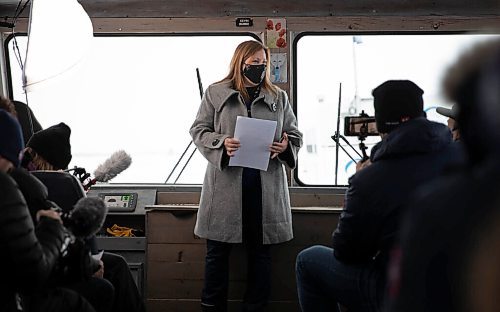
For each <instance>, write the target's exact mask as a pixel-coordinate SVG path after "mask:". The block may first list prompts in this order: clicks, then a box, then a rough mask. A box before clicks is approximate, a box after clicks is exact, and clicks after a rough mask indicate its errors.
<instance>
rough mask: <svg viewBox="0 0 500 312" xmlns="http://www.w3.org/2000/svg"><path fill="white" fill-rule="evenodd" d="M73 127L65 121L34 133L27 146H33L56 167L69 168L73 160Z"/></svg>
mask: <svg viewBox="0 0 500 312" xmlns="http://www.w3.org/2000/svg"><path fill="white" fill-rule="evenodd" d="M70 135H71V129H70V128H69V127H68V126H67V125H66V124H65V123H63V122H61V123H60V124H58V125H55V126H52V127H50V128H47V129H45V130H41V131H38V132H37V133H35V134H33V136H32V137H31V139H30V140H29V141H28V144H26V146H28V147H31V148H32V149H33V150H34V151H35V152H36V153H37V154H39V155H40V156H42V157H43V158H44V159H45V160H46V161H47V162H49V163H50V164H51V165H52V166H54V167H55V169H66V168H68V165H69V162H70V161H71V157H72V156H71V145H70V143H69V136H70Z"/></svg>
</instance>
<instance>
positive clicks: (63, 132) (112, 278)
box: [23, 123, 145, 312]
mask: <svg viewBox="0 0 500 312" xmlns="http://www.w3.org/2000/svg"><path fill="white" fill-rule="evenodd" d="M70 136H71V129H70V128H69V126H68V125H66V124H65V123H59V124H57V125H54V126H51V127H49V128H47V129H45V130H41V131H39V132H37V133H35V134H34V135H33V136H32V138H31V139H30V140H29V141H28V143H27V145H26V146H27V148H26V152H25V156H24V158H23V166H25V167H26V168H28V169H29V170H49V171H57V170H64V169H66V168H67V167H68V165H69V163H70V161H71V158H72V155H71V144H70ZM86 243H87V244H86V246H85V247H86V248H87V249H93V250H91V251H93V252H95V253H96V252H97V248H92V247H94V245H95V236H92V237H91V238H90V239H89V240H88V241H87V242H86ZM101 260H102V261H100V265H101V268H100V270H99V271H97V272H96V273H95V274H94V276H93V277H92V278H91V279H90V281H89V282H86V283H77V284H73V285H71V288H73V289H75V290H78V292H80V293H82V294H83V295H84V296H85V297H86V298H87V299H88V300H89V301H90V302H91V303H92V304H93V305H94V307H95V308H96V310H98V311H112V312H118V311H127V310H131V311H134V312H141V311H145V307H144V303H143V301H142V298H141V295H140V293H139V290H138V288H137V286H136V284H135V281H134V278H133V276H132V273H131V271H130V268H129V267H128V264H127V262H126V260H125V259H124V258H123V257H122V256H120V255H117V254H114V253H110V252H104V253H103V254H102V258H101ZM89 283H90V284H91V285H89ZM105 284H108V285H105ZM92 285H94V286H92ZM109 288H112V289H111V290H110V289H109ZM110 292H111V294H110Z"/></svg>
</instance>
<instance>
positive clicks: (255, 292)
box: [201, 240, 271, 311]
mask: <svg viewBox="0 0 500 312" xmlns="http://www.w3.org/2000/svg"><path fill="white" fill-rule="evenodd" d="M233 245H234V244H230V243H224V242H217V241H213V240H207V256H206V258H205V283H204V287H203V292H202V295H201V302H202V304H204V305H208V306H215V307H216V308H215V309H214V311H227V292H228V286H229V255H230V252H231V249H232V247H233ZM245 247H246V251H247V263H248V264H247V288H246V292H245V296H244V298H243V311H262V310H263V308H264V307H265V306H266V305H267V302H268V300H269V292H270V288H271V281H270V280H271V256H270V252H269V249H270V248H269V245H262V244H260V245H258V246H257V244H254V245H253V246H252V244H245Z"/></svg>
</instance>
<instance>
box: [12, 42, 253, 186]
mask: <svg viewBox="0 0 500 312" xmlns="http://www.w3.org/2000/svg"><path fill="white" fill-rule="evenodd" d="M252 38H253V37H251V36H249V35H234V36H223V35H217V36H215V35H213V36H212V35H205V36H201V35H200V36H98V37H95V38H94V42H93V47H92V51H91V53H90V55H89V56H88V58H87V59H86V60H85V63H84V65H83V66H80V68H79V69H78V70H75V73H73V74H68V75H67V77H66V78H65V79H64V81H62V82H61V81H59V82H58V83H57V84H54V85H53V86H51V87H50V88H45V89H43V90H39V91H33V92H30V93H28V101H29V105H30V107H31V108H32V110H33V111H34V113H35V115H36V117H37V119H38V120H39V121H40V123H41V124H42V126H43V127H44V128H47V127H49V126H51V125H54V124H57V123H59V122H65V123H67V124H68V125H69V126H70V127H71V129H72V134H71V147H72V154H73V159H72V161H71V163H70V168H71V167H73V166H79V167H84V168H85V169H86V170H87V171H88V172H93V171H94V170H95V169H96V168H97V166H98V165H99V164H101V163H103V162H104V161H105V160H106V159H107V158H108V157H109V156H110V155H111V154H112V153H113V152H115V151H117V150H125V151H126V152H127V153H128V154H130V156H131V157H132V165H131V166H130V168H128V169H127V170H126V171H124V172H123V173H121V174H119V175H118V176H117V177H116V178H115V179H113V180H112V182H122V183H163V182H165V180H166V179H167V177H168V176H169V173H170V172H171V171H172V169H173V168H174V165H175V164H176V163H177V160H178V159H179V158H180V156H181V154H182V153H183V151H184V150H185V149H186V147H187V146H188V144H189V143H190V141H191V137H190V135H189V133H188V131H189V128H190V126H191V124H192V122H193V121H194V118H195V117H196V113H197V111H198V107H199V104H200V91H199V88H198V81H197V75H196V68H199V71H200V76H201V81H202V84H203V88H206V87H208V85H209V84H211V83H213V82H215V81H218V80H221V79H222V78H224V77H225V76H226V74H227V72H228V70H229V63H230V61H231V57H232V54H233V52H234V49H235V48H236V46H237V45H238V44H239V43H240V42H242V41H245V40H249V39H252ZM17 41H18V45H19V48H20V54H21V55H25V52H24V51H25V49H26V42H27V37H26V36H18V37H17ZM61 44H64V38H61ZM8 48H9V65H10V69H11V77H12V90H13V98H14V99H16V100H19V101H23V102H25V101H26V98H25V94H24V93H23V90H22V81H21V72H22V71H21V69H20V66H19V65H18V62H17V61H16V57H15V56H14V53H13V40H10V41H9V43H8ZM55 48H57V47H55ZM194 150H195V148H194V145H193V144H191V146H190V148H189V150H188V151H187V152H186V155H185V158H184V161H181V163H180V164H179V166H178V167H177V169H176V171H175V172H174V174H173V175H172V177H171V178H170V179H169V181H168V182H169V183H173V182H174V181H175V180H176V179H177V177H178V174H179V172H180V170H181V168H182V167H183V166H184V164H185V162H186V160H187V158H188V157H189V155H191V153H192V152H193V151H194ZM205 167H206V160H205V159H204V158H203V156H202V155H201V154H200V153H199V152H195V153H194V155H193V158H192V159H191V161H190V162H189V164H188V165H187V166H186V168H185V170H184V172H183V173H182V175H181V176H180V178H179V179H178V181H177V183H185V184H188V183H189V184H198V183H199V184H201V183H202V182H203V176H204V173H205Z"/></svg>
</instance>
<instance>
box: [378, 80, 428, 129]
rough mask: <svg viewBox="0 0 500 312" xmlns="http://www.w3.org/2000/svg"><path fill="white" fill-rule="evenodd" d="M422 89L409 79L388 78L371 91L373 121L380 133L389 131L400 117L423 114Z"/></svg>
mask: <svg viewBox="0 0 500 312" xmlns="http://www.w3.org/2000/svg"><path fill="white" fill-rule="evenodd" d="M422 94H424V91H423V90H422V89H420V88H419V87H418V86H417V85H416V84H415V83H413V82H411V81H409V80H389V81H386V82H384V83H383V84H381V85H380V86H378V87H377V88H375V89H374V90H373V92H372V95H373V105H374V107H375V121H376V122H377V130H378V132H380V133H389V132H391V131H392V130H394V129H395V128H396V127H397V126H399V124H400V123H401V118H404V117H409V118H410V119H411V118H415V117H420V116H423V109H424V101H423V99H422Z"/></svg>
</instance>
